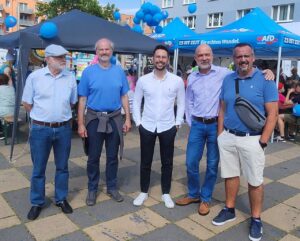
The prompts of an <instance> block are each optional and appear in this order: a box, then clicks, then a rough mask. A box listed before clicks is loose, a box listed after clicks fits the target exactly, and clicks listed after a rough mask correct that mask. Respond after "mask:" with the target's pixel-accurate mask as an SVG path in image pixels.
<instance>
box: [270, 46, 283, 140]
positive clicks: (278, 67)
mask: <svg viewBox="0 0 300 241" xmlns="http://www.w3.org/2000/svg"><path fill="white" fill-rule="evenodd" d="M281 53H282V46H279V48H278V57H277V70H276V87H277V89H278V85H279V77H280V68H281V66H280V63H281ZM273 139H274V131H273V133H272V137H271V143H273Z"/></svg>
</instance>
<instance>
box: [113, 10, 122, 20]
mask: <svg viewBox="0 0 300 241" xmlns="http://www.w3.org/2000/svg"><path fill="white" fill-rule="evenodd" d="M120 18H121V14H120V13H119V12H118V11H116V12H114V19H115V20H120Z"/></svg>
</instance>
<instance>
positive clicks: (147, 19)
mask: <svg viewBox="0 0 300 241" xmlns="http://www.w3.org/2000/svg"><path fill="white" fill-rule="evenodd" d="M143 19H144V22H146V23H150V22H151V21H152V15H151V14H149V13H147V14H145V16H144V18H143Z"/></svg>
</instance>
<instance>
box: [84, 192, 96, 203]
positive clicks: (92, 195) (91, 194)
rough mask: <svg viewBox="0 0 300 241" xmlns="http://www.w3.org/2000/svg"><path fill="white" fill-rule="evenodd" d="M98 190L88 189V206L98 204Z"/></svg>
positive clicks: (86, 201)
mask: <svg viewBox="0 0 300 241" xmlns="http://www.w3.org/2000/svg"><path fill="white" fill-rule="evenodd" d="M96 199H97V192H92V191H88V194H87V196H86V200H85V203H86V205H88V206H94V205H95V204H96Z"/></svg>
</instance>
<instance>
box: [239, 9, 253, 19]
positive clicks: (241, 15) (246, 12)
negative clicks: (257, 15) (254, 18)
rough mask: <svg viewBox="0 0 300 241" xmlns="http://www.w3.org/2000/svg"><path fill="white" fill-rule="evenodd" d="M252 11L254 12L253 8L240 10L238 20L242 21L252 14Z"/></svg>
mask: <svg viewBox="0 0 300 241" xmlns="http://www.w3.org/2000/svg"><path fill="white" fill-rule="evenodd" d="M251 11H252V8H247V9H241V10H238V11H237V16H236V19H240V18H242V17H244V16H245V15H246V14H248V13H250V12H251Z"/></svg>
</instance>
